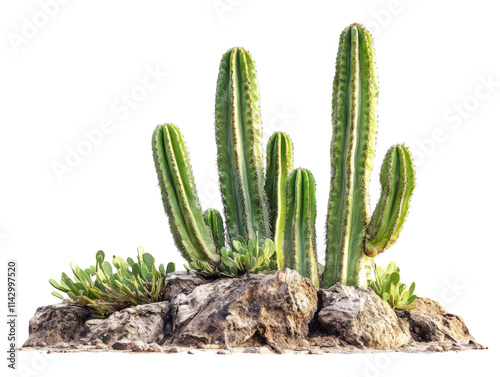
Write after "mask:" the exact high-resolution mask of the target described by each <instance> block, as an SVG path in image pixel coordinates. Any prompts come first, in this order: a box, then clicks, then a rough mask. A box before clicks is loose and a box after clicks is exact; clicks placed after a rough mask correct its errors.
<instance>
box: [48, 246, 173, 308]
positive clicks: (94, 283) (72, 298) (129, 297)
mask: <svg viewBox="0 0 500 377" xmlns="http://www.w3.org/2000/svg"><path fill="white" fill-rule="evenodd" d="M104 258H105V254H104V252H103V251H102V250H100V251H98V252H97V254H96V264H95V266H90V268H86V269H84V270H82V269H81V268H80V267H78V265H77V264H76V262H74V261H73V262H71V269H72V270H73V273H74V281H73V280H72V279H71V278H70V277H69V276H68V275H67V274H65V273H62V275H61V282H60V283H57V282H56V281H55V280H53V279H50V280H49V281H50V284H52V286H53V287H54V288H56V289H58V290H60V291H62V292H64V293H66V295H68V298H64V297H63V296H62V295H61V294H60V293H59V292H52V294H53V295H54V296H56V297H58V298H60V299H61V300H64V301H65V302H66V303H68V304H69V305H77V306H82V307H86V308H87V309H89V310H90V311H91V312H92V313H93V315H94V317H96V318H102V317H107V316H109V315H110V314H112V313H113V312H115V311H119V310H122V309H124V308H127V307H129V306H134V305H142V304H149V303H152V302H158V301H159V300H160V296H161V293H162V291H163V287H164V285H165V278H166V276H167V274H169V273H171V272H174V271H175V265H174V264H173V263H169V264H168V265H167V267H166V268H165V267H164V266H163V264H160V266H159V267H158V268H156V267H155V259H154V258H153V256H152V255H151V254H148V253H144V249H143V248H142V247H138V248H137V262H134V260H133V259H132V258H127V261H125V260H124V259H123V258H121V257H115V256H113V260H112V264H113V266H114V267H115V271H113V267H112V265H111V264H110V263H109V262H107V261H105V260H104Z"/></svg>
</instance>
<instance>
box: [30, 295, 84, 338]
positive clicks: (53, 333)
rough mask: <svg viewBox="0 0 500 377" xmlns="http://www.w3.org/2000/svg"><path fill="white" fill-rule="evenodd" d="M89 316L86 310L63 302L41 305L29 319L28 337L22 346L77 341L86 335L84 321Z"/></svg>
mask: <svg viewBox="0 0 500 377" xmlns="http://www.w3.org/2000/svg"><path fill="white" fill-rule="evenodd" d="M90 318H91V315H90V313H89V312H88V311H86V310H84V309H81V308H78V307H74V306H69V305H66V304H63V303H61V304H57V305H48V306H42V307H40V308H38V309H37V310H36V313H35V315H34V316H33V318H31V319H30V323H29V337H28V340H26V342H25V343H24V345H23V347H34V346H36V345H38V344H43V343H46V344H47V345H49V346H50V345H54V344H58V343H61V342H65V343H70V342H79V341H80V338H83V337H85V336H86V333H87V329H86V327H85V322H86V321H87V320H88V319H90Z"/></svg>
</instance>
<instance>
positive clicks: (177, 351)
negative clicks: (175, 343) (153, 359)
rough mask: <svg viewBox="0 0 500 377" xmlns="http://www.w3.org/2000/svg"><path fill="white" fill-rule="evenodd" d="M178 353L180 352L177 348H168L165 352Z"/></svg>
mask: <svg viewBox="0 0 500 377" xmlns="http://www.w3.org/2000/svg"><path fill="white" fill-rule="evenodd" d="M179 352H181V350H180V349H179V348H178V347H170V348H169V349H168V350H167V353H179Z"/></svg>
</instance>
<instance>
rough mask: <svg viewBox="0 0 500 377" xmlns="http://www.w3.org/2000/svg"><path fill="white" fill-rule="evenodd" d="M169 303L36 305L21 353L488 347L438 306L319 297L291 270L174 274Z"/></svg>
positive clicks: (353, 293) (352, 295)
mask: <svg viewBox="0 0 500 377" xmlns="http://www.w3.org/2000/svg"><path fill="white" fill-rule="evenodd" d="M163 300H164V301H162V302H158V303H154V304H148V305H140V306H136V307H131V308H127V309H124V310H121V311H119V312H116V313H114V314H112V315H111V316H110V317H109V318H107V319H92V318H91V316H90V315H89V313H88V312H87V311H85V310H84V309H82V308H78V307H72V306H68V305H65V304H60V305H49V306H44V307H41V308H38V309H37V311H36V313H35V315H34V316H33V318H32V319H31V320H30V324H29V338H28V340H27V341H26V342H25V344H24V346H23V347H49V348H51V349H52V350H57V349H60V350H89V351H90V350H100V349H115V350H130V351H150V352H165V351H166V352H177V351H179V350H183V349H184V348H188V349H193V348H200V349H214V348H215V349H220V350H224V351H220V352H221V353H227V352H229V351H228V350H242V351H244V352H259V353H262V352H268V351H274V352H277V353H281V352H286V351H289V350H292V351H301V352H307V351H308V352H310V353H322V352H370V351H373V350H398V351H407V352H417V351H427V352H430V351H448V350H457V351H458V350H463V349H476V348H483V347H482V346H480V345H479V344H477V343H476V341H475V339H474V337H472V336H471V335H470V333H469V331H468V329H467V327H466V326H465V323H464V321H463V320H462V318H460V317H458V316H456V315H453V314H449V313H447V312H446V310H445V309H444V308H443V307H442V306H441V305H440V304H438V303H437V302H435V301H432V300H430V299H426V298H419V299H417V300H416V301H415V305H416V308H415V309H410V310H403V311H397V312H395V311H394V310H392V308H391V307H390V306H389V304H387V302H385V301H382V300H381V299H380V298H379V297H378V296H377V295H376V294H375V293H374V292H373V291H371V290H367V289H363V288H360V287H348V286H344V285H342V284H340V283H337V284H335V285H334V286H333V287H331V288H329V289H319V290H318V289H317V288H316V287H314V285H313V284H312V283H311V281H310V280H309V279H306V278H303V277H302V276H300V275H299V274H298V273H297V272H296V271H293V270H289V269H285V270H282V271H278V272H276V273H275V274H273V275H264V274H258V275H254V274H247V275H245V276H244V277H242V278H240V279H229V278H227V279H217V280H209V279H204V278H202V277H200V276H198V275H195V274H194V273H189V272H176V273H173V274H170V275H169V276H168V278H167V281H166V284H165V289H164V291H163Z"/></svg>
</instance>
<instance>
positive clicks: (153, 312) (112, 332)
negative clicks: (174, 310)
mask: <svg viewBox="0 0 500 377" xmlns="http://www.w3.org/2000/svg"><path fill="white" fill-rule="evenodd" d="M169 308H170V305H169V303H168V302H156V303H153V304H146V305H139V306H132V307H130V308H127V309H123V310H121V311H119V312H115V313H113V314H111V315H110V316H109V317H108V318H107V319H105V320H102V321H101V322H99V323H97V324H94V325H93V326H92V327H91V331H90V333H89V339H91V340H95V339H100V340H102V342H103V343H105V344H108V345H111V344H114V343H116V342H117V341H119V340H120V339H124V338H126V339H128V340H130V341H135V340H142V341H143V342H145V343H153V342H155V343H161V342H163V340H164V337H165V335H164V327H165V323H166V321H167V316H168V312H169Z"/></svg>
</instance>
